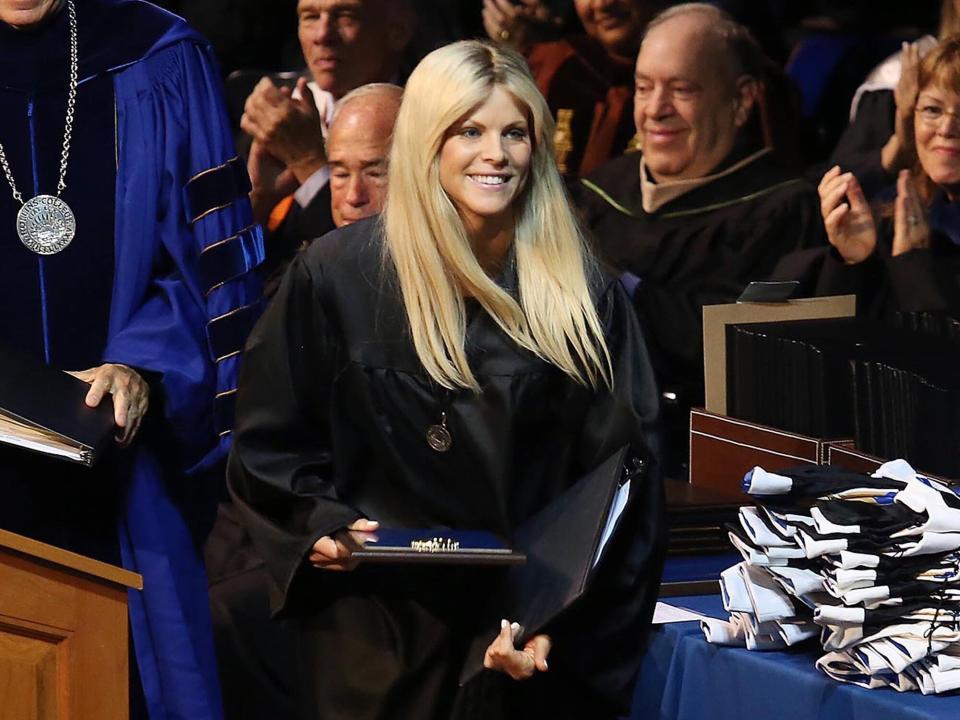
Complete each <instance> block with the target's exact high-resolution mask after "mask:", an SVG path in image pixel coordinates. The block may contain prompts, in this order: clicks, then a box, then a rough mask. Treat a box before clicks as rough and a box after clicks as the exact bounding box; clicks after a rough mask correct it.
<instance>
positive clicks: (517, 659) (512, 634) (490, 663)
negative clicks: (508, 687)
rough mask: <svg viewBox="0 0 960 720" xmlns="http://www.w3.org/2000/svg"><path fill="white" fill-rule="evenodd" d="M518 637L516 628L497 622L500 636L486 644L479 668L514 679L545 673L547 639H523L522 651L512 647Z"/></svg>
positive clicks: (515, 626) (518, 629) (540, 637)
mask: <svg viewBox="0 0 960 720" xmlns="http://www.w3.org/2000/svg"><path fill="white" fill-rule="evenodd" d="M519 634H520V626H519V625H518V624H517V623H510V622H508V621H506V620H501V621H500V634H499V635H497V637H496V639H495V640H494V641H493V642H492V643H490V647H488V648H487V652H486V653H485V654H484V656H483V666H484V667H485V668H487V669H488V670H498V671H499V672H504V673H506V674H507V675H509V676H510V677H512V678H513V679H514V680H526V679H527V678H530V677H533V674H534V673H535V672H537V671H538V670H539V671H540V672H546V671H547V655H549V654H550V645H551V642H550V637H549V636H548V635H534V636H533V637H532V638H530V639H529V640H527V642H526V644H525V645H524V646H523V650H517V647H516V645H515V644H514V643H515V642H516V640H517V636H518V635H519Z"/></svg>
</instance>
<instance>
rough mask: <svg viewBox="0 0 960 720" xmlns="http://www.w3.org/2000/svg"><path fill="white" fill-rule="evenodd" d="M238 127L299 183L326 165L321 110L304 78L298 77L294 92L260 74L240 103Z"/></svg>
mask: <svg viewBox="0 0 960 720" xmlns="http://www.w3.org/2000/svg"><path fill="white" fill-rule="evenodd" d="M294 94H296V95H297V97H294ZM240 127H241V129H242V130H243V131H244V132H245V133H247V134H248V135H249V136H250V137H252V138H253V139H254V140H255V141H257V142H258V143H259V144H260V146H261V149H262V150H264V151H266V152H267V153H269V154H270V155H271V156H273V157H274V158H276V159H277V160H279V161H280V162H282V163H283V164H284V165H285V166H286V167H287V168H289V169H290V171H291V172H292V173H293V174H294V175H295V176H296V179H297V181H298V182H299V183H303V182H305V181H306V180H307V179H308V178H309V177H310V176H311V175H312V174H313V173H314V172H316V171H317V170H319V169H320V168H321V167H323V166H324V165H326V162H327V155H326V150H325V149H324V144H323V131H322V129H321V119H320V111H319V110H318V109H317V105H316V102H315V101H314V98H313V93H312V92H310V89H309V88H308V87H307V81H306V80H305V79H304V78H300V79H299V80H298V81H297V90H296V93H294V92H292V91H291V90H290V88H288V87H277V86H276V85H274V84H273V82H271V80H270V78H262V79H261V80H260V82H258V83H257V85H256V87H255V88H254V89H253V92H252V93H250V97H248V98H247V101H246V103H245V104H244V106H243V116H242V117H241V118H240Z"/></svg>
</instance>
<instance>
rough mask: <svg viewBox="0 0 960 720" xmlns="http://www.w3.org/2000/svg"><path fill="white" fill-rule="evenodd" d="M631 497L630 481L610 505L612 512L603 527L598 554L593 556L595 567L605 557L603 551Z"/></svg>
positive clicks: (618, 491) (608, 514) (622, 486)
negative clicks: (602, 556)
mask: <svg viewBox="0 0 960 720" xmlns="http://www.w3.org/2000/svg"><path fill="white" fill-rule="evenodd" d="M629 497H630V480H627V481H626V482H625V483H624V484H623V485H621V486H620V487H619V488H617V494H616V495H614V496H613V502H611V503H610V511H609V512H608V513H607V523H606V525H604V526H603V532H602V533H600V542H598V543H597V553H596V555H594V556H593V567H596V566H597V563H598V562H600V556H601V555H603V549H604V548H605V547H606V546H607V541H608V540H610V536H611V535H613V529H614V528H615V527H616V526H617V520H618V519H619V517H620V514H621V513H622V512H623V509H624V508H625V507H626V506H627V499H628V498H629Z"/></svg>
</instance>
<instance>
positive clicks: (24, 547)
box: [0, 530, 143, 590]
mask: <svg viewBox="0 0 960 720" xmlns="http://www.w3.org/2000/svg"><path fill="white" fill-rule="evenodd" d="M2 549H7V550H13V551H15V552H18V553H21V554H23V555H28V556H30V557H31V558H35V559H37V560H41V561H44V562H47V563H50V564H52V565H56V566H59V567H61V568H66V569H68V570H73V571H75V572H79V573H82V574H84V575H88V576H91V577H93V578H94V579H97V580H106V581H107V582H112V583H115V584H117V585H123V586H124V587H127V588H131V589H133V590H143V576H142V575H139V574H138V573H135V572H131V571H130V570H124V569H123V568H119V567H117V566H115V565H110V564H109V563H105V562H100V561H99V560H94V559H92V558H88V557H86V556H84V555H78V554H77V553H73V552H70V551H69V550H63V549H61V548H58V547H54V546H53V545H47V544H46V543H42V542H40V541H39V540H31V539H30V538H28V537H24V536H23V535H17V534H16V533H12V532H10V531H8V530H0V550H2Z"/></svg>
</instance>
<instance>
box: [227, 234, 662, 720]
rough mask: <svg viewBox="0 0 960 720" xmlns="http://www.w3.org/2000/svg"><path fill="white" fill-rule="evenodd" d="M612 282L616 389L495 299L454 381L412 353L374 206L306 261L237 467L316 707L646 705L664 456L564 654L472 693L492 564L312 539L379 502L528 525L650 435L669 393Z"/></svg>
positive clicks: (257, 369)
mask: <svg viewBox="0 0 960 720" xmlns="http://www.w3.org/2000/svg"><path fill="white" fill-rule="evenodd" d="M508 275H509V273H508ZM508 286H509V284H508ZM596 298H597V299H596V302H597V304H598V309H599V312H600V317H601V319H602V322H603V323H604V326H605V328H606V331H607V342H608V344H609V348H610V352H611V355H612V359H613V363H614V368H615V385H614V392H613V393H610V392H593V391H590V390H587V389H585V388H583V387H581V386H579V385H577V384H576V383H574V382H573V381H572V380H570V379H569V378H568V377H566V376H565V375H564V374H563V373H562V372H560V371H559V370H557V369H556V368H555V367H553V366H552V365H549V364H547V363H545V362H543V361H541V360H539V359H537V358H535V357H533V356H532V355H530V354H529V353H526V352H524V351H521V350H519V349H518V348H517V347H515V346H514V345H513V344H512V343H511V342H510V341H509V339H508V338H506V336H505V335H503V333H502V332H501V331H500V330H499V329H498V328H497V327H496V325H495V323H494V322H493V321H492V320H491V319H490V318H489V317H488V316H487V315H486V313H485V312H483V311H482V310H479V309H477V308H474V309H473V311H472V312H471V314H470V319H469V325H468V329H467V350H468V355H469V358H470V363H471V367H472V369H473V371H474V373H475V374H476V376H477V378H478V381H479V383H480V385H481V388H482V393H481V394H480V395H474V394H473V393H472V392H448V391H444V390H442V389H440V388H438V387H437V386H436V385H435V384H434V383H433V382H432V381H430V380H429V378H428V377H427V376H426V374H425V372H424V371H423V369H422V366H421V365H420V363H419V361H418V359H417V356H416V354H415V352H414V349H413V345H412V342H411V340H410V339H409V335H408V330H407V322H406V317H405V314H404V309H403V303H402V300H401V298H400V294H399V288H398V283H397V280H396V278H395V277H394V276H393V274H392V270H391V269H390V266H389V261H386V262H385V261H384V258H383V256H382V240H381V239H380V236H379V233H378V225H377V219H376V218H372V219H369V220H366V221H362V222H360V223H355V224H353V225H350V226H349V227H346V228H342V229H340V230H338V231H335V232H333V233H331V234H329V235H327V236H326V237H324V238H322V239H320V240H318V241H316V242H315V243H314V244H313V245H311V247H310V248H309V249H308V250H307V251H306V252H305V253H303V254H301V255H300V256H299V257H298V258H297V259H296V260H295V261H294V263H293V266H292V267H291V269H290V271H289V272H288V274H287V276H286V277H285V279H284V282H283V284H282V285H281V288H280V290H279V291H278V293H277V295H276V296H275V298H274V301H273V303H272V305H271V307H270V308H269V309H268V311H267V312H266V314H265V315H264V317H263V319H262V320H261V322H260V324H259V325H258V327H257V328H256V329H255V330H254V332H253V333H252V334H251V336H250V339H249V342H248V347H247V354H246V356H245V359H244V368H243V372H242V379H241V384H240V390H239V397H238V404H237V417H238V420H237V426H236V431H235V440H234V446H233V452H232V455H231V460H230V468H229V473H228V484H229V486H230V489H231V492H232V494H233V495H234V497H235V500H236V502H237V505H238V508H239V509H240V512H241V515H242V516H243V518H244V521H245V522H246V524H247V526H248V528H249V530H250V532H251V535H252V536H253V539H254V542H255V544H256V545H257V547H258V550H259V551H260V552H261V554H262V555H263V557H264V558H265V560H266V563H267V567H268V569H269V570H270V573H271V575H272V578H273V581H274V582H275V584H276V586H277V589H278V590H279V592H278V593H277V597H276V601H277V603H276V606H277V607H278V608H280V609H281V610H282V611H283V612H285V613H287V614H290V615H292V616H294V617H296V618H298V619H299V622H300V626H299V633H300V639H301V641H302V649H301V652H302V654H303V660H304V666H305V672H306V673H307V677H305V678H304V680H305V682H304V683H303V686H304V688H305V689H306V691H307V692H308V693H309V695H310V696H309V697H308V698H307V703H308V704H312V705H313V707H314V712H315V713H317V716H319V717H323V718H341V717H343V718H368V717H369V718H378V717H384V718H387V717H388V718H407V717H409V718H433V717H436V718H441V717H442V718H448V717H498V716H500V712H501V710H502V708H501V709H499V710H498V709H493V708H492V707H491V703H493V704H494V705H496V704H497V703H500V702H503V697H504V693H506V694H514V693H516V692H520V693H521V694H537V693H543V695H542V697H544V698H547V700H543V701H542V702H544V706H543V708H542V712H543V713H544V714H542V715H541V714H535V715H534V716H544V717H546V716H548V715H547V714H546V713H548V712H549V711H550V707H552V705H551V701H552V700H556V701H557V702H559V703H563V702H564V699H565V698H574V699H576V698H580V700H579V701H580V702H583V701H584V700H583V699H584V698H591V699H593V698H596V701H595V702H596V704H594V705H593V708H594V710H595V711H597V712H598V713H599V714H600V716H602V714H603V712H604V708H606V709H608V710H609V711H610V712H613V711H615V710H616V711H623V710H625V709H626V705H627V703H628V702H629V698H630V693H631V686H632V682H633V675H634V672H635V669H636V666H637V663H638V660H639V655H640V646H641V640H642V636H643V634H644V629H645V627H646V625H647V623H648V622H649V617H650V612H652V605H653V602H654V600H655V595H656V590H657V585H658V583H659V567H660V557H661V551H662V544H663V542H662V540H663V538H662V525H661V510H662V508H661V504H662V500H661V494H662V490H661V487H660V483H659V480H658V479H657V476H656V473H653V474H651V476H650V477H649V479H648V480H647V481H645V482H642V483H639V485H638V487H637V488H636V489H635V490H632V492H631V502H630V504H629V506H628V509H627V510H626V515H625V516H624V518H623V522H624V525H621V528H622V532H618V535H617V537H616V538H615V539H614V541H613V544H612V546H611V547H610V548H609V551H610V552H609V554H607V555H605V557H604V560H603V561H602V562H601V565H600V566H599V567H598V571H597V574H596V576H595V578H594V584H593V586H592V590H591V592H590V593H588V595H587V596H586V597H585V598H583V599H582V600H583V601H582V603H581V606H580V607H579V608H577V609H576V610H574V611H573V612H571V613H570V614H569V615H568V616H566V617H565V618H564V620H563V623H562V624H561V625H558V627H557V628H554V630H555V634H557V636H556V637H555V638H554V650H553V652H552V654H551V670H550V672H549V673H547V674H545V675H544V676H543V677H542V678H538V679H537V681H536V682H531V683H522V684H516V686H515V687H514V686H512V685H513V683H512V681H511V682H509V683H508V682H504V680H505V676H501V675H499V674H496V675H495V676H494V674H493V673H484V674H483V675H481V676H480V681H479V682H476V683H471V684H469V685H468V686H467V689H466V690H465V691H464V692H460V693H459V694H457V692H456V677H457V675H458V673H459V671H460V666H461V664H462V660H463V653H464V650H465V646H466V643H468V642H469V641H470V639H471V638H472V637H473V635H474V633H475V632H476V631H477V630H478V628H476V627H474V625H475V623H476V620H477V618H479V617H480V616H481V615H485V611H487V610H489V609H491V608H493V607H495V606H496V602H497V599H496V598H492V597H489V592H487V588H488V587H489V583H490V580H491V578H490V577H488V576H486V575H485V571H476V570H470V571H469V572H468V571H458V570H454V569H451V568H445V569H439V570H415V571H414V570H409V569H403V570H399V571H398V570H392V569H389V568H384V567H381V568H376V567H361V568H358V569H357V570H355V571H353V572H350V573H336V572H329V571H319V570H315V569H313V568H311V567H310V566H309V565H308V564H306V563H305V560H304V559H305V557H306V555H307V553H308V551H309V548H310V547H311V546H312V544H313V543H314V542H315V541H316V539H317V538H319V537H320V536H322V535H326V534H330V533H332V532H334V531H335V530H337V529H340V528H343V527H344V526H346V525H347V524H349V523H350V522H352V521H353V520H355V519H357V518H359V517H361V516H367V517H370V518H373V519H376V520H379V521H380V522H381V523H382V524H383V525H385V526H401V527H404V526H405V527H441V526H446V527H454V528H475V529H484V530H489V531H494V532H497V533H500V534H502V535H505V536H509V535H510V533H511V531H512V530H513V529H514V528H515V527H516V526H517V525H518V524H519V523H520V522H522V521H523V520H524V519H526V518H527V517H529V516H530V515H532V514H533V513H534V512H536V511H537V510H538V509H540V508H541V507H543V506H544V505H545V504H546V503H548V502H549V501H550V500H551V499H552V498H554V497H556V496H557V495H559V494H560V493H562V492H563V490H564V489H565V488H567V487H568V486H570V485H571V484H572V483H573V482H574V481H575V480H576V479H577V478H578V477H580V476H581V475H582V474H583V473H585V472H586V471H588V470H589V469H591V468H592V467H595V466H596V465H597V464H599V463H600V462H601V461H602V460H603V459H604V458H606V457H607V456H609V454H610V453H612V452H613V451H614V450H616V449H617V448H618V447H620V446H622V445H623V444H625V443H631V445H632V447H633V448H634V449H635V450H636V451H637V452H640V453H644V452H645V450H644V427H645V425H646V423H648V422H649V421H650V419H651V418H652V417H653V415H654V413H655V412H656V402H655V396H654V394H653V383H652V380H651V372H650V366H649V363H648V360H647V357H646V353H645V350H644V346H643V342H642V339H641V338H640V335H639V332H638V329H637V327H636V322H635V320H634V318H633V315H632V312H631V311H630V309H629V306H628V304H627V300H626V297H625V296H624V294H623V291H622V289H620V287H619V285H618V284H617V283H616V282H613V281H610V280H609V279H606V280H604V281H602V282H599V281H598V287H597V294H596ZM442 413H446V418H447V427H448V428H449V431H450V433H451V435H452V438H453V445H452V447H451V449H450V450H449V451H448V452H446V453H437V452H435V451H434V450H432V449H431V448H430V446H429V445H428V444H427V442H426V440H425V437H424V433H425V432H426V430H427V428H428V427H429V426H430V425H432V424H435V423H438V422H439V421H440V419H441V414H442ZM601 608H602V610H601ZM481 611H484V612H481ZM487 629H488V628H484V630H487ZM624 637H629V638H631V641H630V642H629V643H624V642H623V638H624ZM334 657H336V658H339V661H338V662H337V661H333V658H334ZM491 676H492V677H491ZM571 677H575V678H576V682H575V683H571V682H569V679H570V678H571ZM564 678H566V679H567V680H566V681H565V680H564ZM471 687H473V688H475V689H474V690H471ZM575 691H576V692H575ZM455 695H456V698H455ZM524 702H525V699H524V698H514V699H513V700H510V701H508V708H510V709H512V710H516V709H518V708H520V707H521V706H523V704H524ZM451 703H456V707H454V706H453V705H452V704H451ZM560 707H563V705H562V704H561V705H560ZM503 712H507V711H506V710H503ZM526 712H530V710H529V709H528V710H526ZM529 716H530V715H527V717H529ZM565 716H567V715H566V711H563V710H561V711H558V714H554V715H553V717H565ZM595 716H596V715H595Z"/></svg>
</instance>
